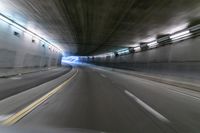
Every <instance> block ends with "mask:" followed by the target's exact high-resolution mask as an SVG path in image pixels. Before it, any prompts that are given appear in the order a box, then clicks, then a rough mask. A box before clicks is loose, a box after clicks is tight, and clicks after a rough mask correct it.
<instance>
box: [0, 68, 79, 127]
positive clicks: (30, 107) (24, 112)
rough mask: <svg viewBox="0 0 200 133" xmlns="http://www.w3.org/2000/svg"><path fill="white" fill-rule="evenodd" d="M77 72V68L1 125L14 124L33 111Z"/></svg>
mask: <svg viewBox="0 0 200 133" xmlns="http://www.w3.org/2000/svg"><path fill="white" fill-rule="evenodd" d="M77 73H78V70H77V71H76V73H75V74H73V76H72V77H70V78H69V79H67V80H66V81H65V82H63V83H62V84H61V85H59V86H57V87H56V88H54V89H53V90H52V91H50V92H48V93H47V94H45V95H44V96H42V97H41V98H39V99H37V100H36V101H34V102H33V103H31V104H30V105H28V106H27V107H25V108H24V109H22V110H20V111H19V112H17V113H15V114H14V115H12V116H10V117H9V118H8V119H6V120H4V121H2V123H1V125H5V126H11V125H13V124H15V123H16V122H18V121H19V120H20V119H22V118H23V117H24V116H26V115H27V114H29V113H30V112H31V111H33V110H34V109H35V108H37V107H38V106H39V105H41V104H42V103H44V102H45V101H46V100H47V99H49V98H50V97H51V96H53V95H54V94H55V93H57V92H58V91H59V90H61V89H63V88H64V86H65V85H66V84H67V83H68V82H69V81H71V80H72V79H73V78H74V77H75V76H76V74H77Z"/></svg>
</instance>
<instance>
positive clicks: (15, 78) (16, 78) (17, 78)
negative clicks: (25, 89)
mask: <svg viewBox="0 0 200 133" xmlns="http://www.w3.org/2000/svg"><path fill="white" fill-rule="evenodd" d="M9 79H12V80H19V79H22V77H11V78H9Z"/></svg>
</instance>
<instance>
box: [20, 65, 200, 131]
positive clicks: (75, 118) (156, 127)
mask: <svg viewBox="0 0 200 133" xmlns="http://www.w3.org/2000/svg"><path fill="white" fill-rule="evenodd" d="M78 70H79V71H78V74H77V75H76V76H75V78H74V79H73V80H72V81H70V82H69V83H68V84H67V85H65V86H64V87H63V88H64V89H63V90H61V91H60V92H58V93H56V94H55V95H53V96H52V97H50V98H49V99H48V100H47V101H46V102H44V103H43V104H41V105H40V106H39V107H37V108H36V109H34V110H33V111H32V112H31V113H29V114H28V115H26V116H25V117H24V118H23V119H21V120H20V121H19V122H18V123H16V125H17V126H24V127H47V128H81V129H92V130H96V131H102V132H119V133H176V132H178V133H199V132H200V98H199V97H196V96H192V95H190V94H185V93H182V92H181V88H177V87H174V86H170V85H166V84H161V83H157V82H153V81H149V80H145V79H141V78H137V77H134V76H131V75H126V74H122V73H118V72H113V71H107V70H101V69H96V68H94V67H88V66H79V68H78Z"/></svg>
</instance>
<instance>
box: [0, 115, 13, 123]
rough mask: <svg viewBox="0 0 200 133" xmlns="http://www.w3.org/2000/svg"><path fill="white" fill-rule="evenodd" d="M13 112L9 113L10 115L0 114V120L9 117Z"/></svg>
mask: <svg viewBox="0 0 200 133" xmlns="http://www.w3.org/2000/svg"><path fill="white" fill-rule="evenodd" d="M12 115H13V114H10V115H0V122H1V121H4V120H6V119H8V118H9V117H11V116H12Z"/></svg>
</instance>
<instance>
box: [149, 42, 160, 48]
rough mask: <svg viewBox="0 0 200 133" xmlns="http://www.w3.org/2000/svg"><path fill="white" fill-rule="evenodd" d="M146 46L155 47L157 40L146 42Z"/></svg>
mask: <svg viewBox="0 0 200 133" xmlns="http://www.w3.org/2000/svg"><path fill="white" fill-rule="evenodd" d="M147 46H148V47H149V48H155V47H157V46H158V42H157V41H153V42H150V43H147Z"/></svg>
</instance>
